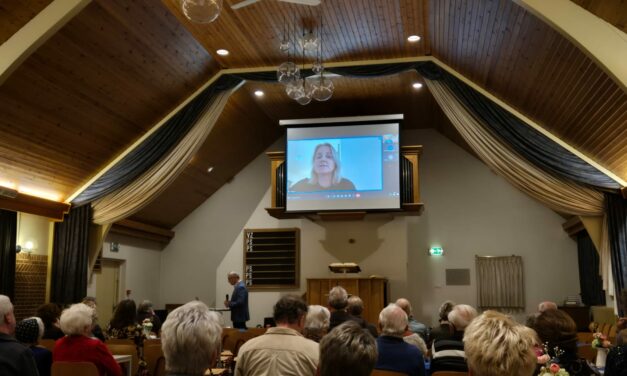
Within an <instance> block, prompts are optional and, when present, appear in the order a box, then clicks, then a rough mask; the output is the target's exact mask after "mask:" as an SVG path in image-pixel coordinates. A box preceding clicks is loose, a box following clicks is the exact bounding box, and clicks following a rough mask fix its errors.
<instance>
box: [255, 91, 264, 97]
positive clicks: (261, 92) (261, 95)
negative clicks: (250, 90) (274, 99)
mask: <svg viewBox="0 0 627 376" xmlns="http://www.w3.org/2000/svg"><path fill="white" fill-rule="evenodd" d="M263 94H264V93H263V91H261V90H255V95H256V96H258V97H263Z"/></svg>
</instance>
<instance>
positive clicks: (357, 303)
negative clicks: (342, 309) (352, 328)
mask: <svg viewBox="0 0 627 376" xmlns="http://www.w3.org/2000/svg"><path fill="white" fill-rule="evenodd" d="M346 311H347V312H348V314H349V315H351V316H353V317H355V319H354V320H355V321H357V322H358V323H359V325H361V327H362V328H366V329H368V331H369V332H370V334H372V336H373V337H374V338H377V337H378V336H379V332H378V331H377V327H376V326H374V325H373V324H371V323H369V322H368V321H366V320H364V318H363V317H361V314H362V313H363V312H364V302H363V300H361V298H360V297H359V296H357V295H353V296H351V297H350V298H348V306H347V307H346Z"/></svg>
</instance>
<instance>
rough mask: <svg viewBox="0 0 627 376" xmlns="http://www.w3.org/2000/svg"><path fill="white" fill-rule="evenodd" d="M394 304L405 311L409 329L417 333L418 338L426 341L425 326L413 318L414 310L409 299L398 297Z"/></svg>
mask: <svg viewBox="0 0 627 376" xmlns="http://www.w3.org/2000/svg"><path fill="white" fill-rule="evenodd" d="M396 305H397V306H399V307H401V308H402V309H403V311H405V313H406V314H407V319H408V320H409V331H410V332H412V333H416V334H418V335H419V336H420V338H422V339H423V341H426V340H427V326H426V325H425V324H423V323H421V322H419V321H418V320H416V319H415V318H414V312H413V309H412V307H411V303H410V302H409V300H407V299H405V298H399V299H397V300H396Z"/></svg>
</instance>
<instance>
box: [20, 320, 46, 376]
mask: <svg viewBox="0 0 627 376" xmlns="http://www.w3.org/2000/svg"><path fill="white" fill-rule="evenodd" d="M43 335H44V322H43V321H41V319H40V318H39V317H31V318H28V319H24V320H22V321H20V322H18V323H17V325H16V326H15V338H16V339H17V340H18V341H20V342H21V343H23V344H24V345H26V346H28V348H29V349H30V351H32V353H33V356H34V357H35V363H36V364H37V370H38V371H39V376H50V367H52V352H50V350H48V349H46V348H45V347H41V346H37V345H38V344H39V339H40V338H41V336H43Z"/></svg>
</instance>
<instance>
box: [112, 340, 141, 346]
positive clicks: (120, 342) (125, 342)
mask: <svg viewBox="0 0 627 376" xmlns="http://www.w3.org/2000/svg"><path fill="white" fill-rule="evenodd" d="M105 343H106V344H107V345H133V346H135V341H134V340H133V339H132V338H124V339H117V338H109V339H107V342H105Z"/></svg>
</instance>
